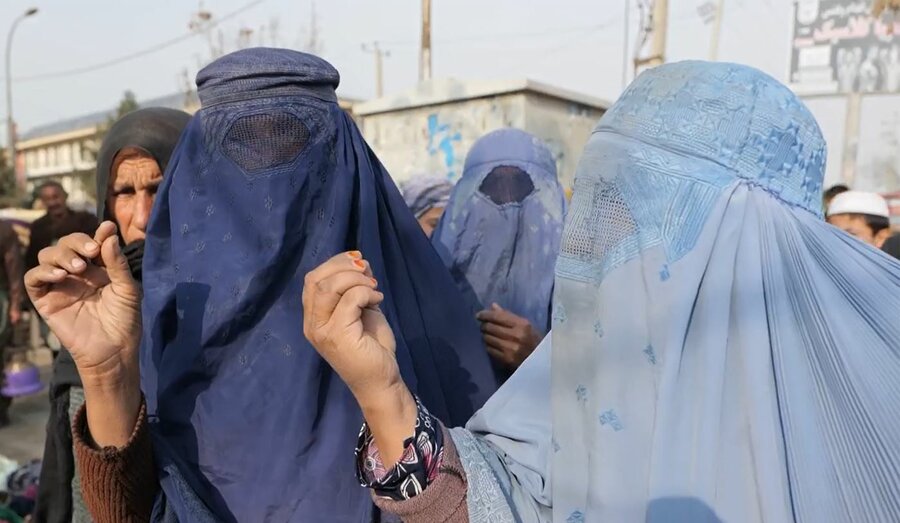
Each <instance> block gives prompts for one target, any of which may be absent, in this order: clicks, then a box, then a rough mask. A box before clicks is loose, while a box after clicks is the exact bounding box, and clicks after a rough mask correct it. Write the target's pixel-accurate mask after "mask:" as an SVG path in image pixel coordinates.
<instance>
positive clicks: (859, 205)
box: [828, 191, 891, 218]
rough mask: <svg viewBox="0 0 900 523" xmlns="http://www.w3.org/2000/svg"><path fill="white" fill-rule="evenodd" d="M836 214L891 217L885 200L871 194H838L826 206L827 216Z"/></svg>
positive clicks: (857, 192)
mask: <svg viewBox="0 0 900 523" xmlns="http://www.w3.org/2000/svg"><path fill="white" fill-rule="evenodd" d="M836 214H868V215H871V216H881V217H883V218H890V217H891V210H890V209H889V208H888V203H887V200H885V199H884V198H882V197H881V195H879V194H876V193H873V192H864V191H846V192H842V193H841V194H838V195H837V196H835V197H834V199H833V200H831V205H829V206H828V216H834V215H836Z"/></svg>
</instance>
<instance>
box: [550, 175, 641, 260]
mask: <svg viewBox="0 0 900 523" xmlns="http://www.w3.org/2000/svg"><path fill="white" fill-rule="evenodd" d="M583 189H586V190H582V189H579V190H576V191H575V195H574V197H573V202H572V206H571V208H570V211H569V212H570V213H571V217H570V218H569V219H570V220H571V224H570V226H569V227H567V228H566V233H565V234H564V235H563V245H562V252H563V253H564V254H568V255H571V256H575V257H578V258H589V259H599V260H602V259H603V258H604V257H605V256H606V255H607V254H608V253H609V252H610V251H612V250H614V249H615V248H616V247H618V246H619V245H620V244H621V243H622V242H624V241H625V240H627V239H628V238H630V237H632V236H634V233H635V232H636V231H637V224H636V223H635V221H634V218H633V217H632V215H631V211H630V210H629V209H628V206H627V205H626V204H625V200H624V198H623V197H622V193H621V192H620V191H619V189H618V188H616V186H615V185H613V184H607V183H599V184H596V185H594V187H593V190H591V189H590V188H588V187H584V188H583ZM575 198H578V199H579V200H581V198H590V199H591V202H590V204H587V205H585V204H581V202H580V201H579V202H576V201H575V200H574V199H575ZM585 203H587V202H585Z"/></svg>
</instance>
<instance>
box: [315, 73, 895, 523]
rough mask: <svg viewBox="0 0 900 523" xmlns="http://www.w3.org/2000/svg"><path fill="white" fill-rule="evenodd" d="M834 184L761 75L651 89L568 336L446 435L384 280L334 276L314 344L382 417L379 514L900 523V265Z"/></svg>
mask: <svg viewBox="0 0 900 523" xmlns="http://www.w3.org/2000/svg"><path fill="white" fill-rule="evenodd" d="M824 164H825V142H824V140H823V139H822V135H821V133H820V131H819V128H818V126H817V124H816V122H815V120H814V119H813V117H812V115H811V114H810V113H809V111H808V110H807V109H806V107H804V106H803V104H802V103H801V102H800V101H799V100H798V99H797V98H796V96H795V95H794V94H793V93H791V92H790V91H789V90H788V89H787V88H786V87H784V86H783V85H781V84H779V83H778V82H776V81H775V80H773V79H772V78H770V77H768V76H766V75H765V74H763V73H761V72H759V71H756V70H754V69H751V68H748V67H743V66H738V65H732V64H722V63H716V64H711V63H702V62H685V63H678V64H671V65H664V66H660V67H658V68H655V69H652V70H650V71H649V72H646V73H644V74H643V75H641V76H640V77H639V78H638V79H637V80H636V81H635V82H634V84H633V85H631V86H630V87H629V88H628V89H627V91H626V92H625V93H624V94H623V95H622V97H621V99H620V100H619V101H618V102H617V103H616V104H615V105H614V106H613V107H612V108H611V109H610V110H609V112H607V113H606V115H605V116H604V117H603V119H602V120H601V121H600V124H599V125H598V126H597V128H596V129H595V131H594V133H593V135H592V137H591V139H590V141H589V142H588V145H587V147H586V149H585V152H584V155H583V157H582V158H581V162H580V165H579V168H578V171H577V181H576V183H575V194H574V197H573V200H572V207H571V209H570V210H569V213H568V217H567V223H566V227H565V232H564V234H563V240H562V247H561V250H560V257H559V261H558V263H557V268H556V288H555V299H554V311H553V332H552V333H551V334H550V336H548V337H547V338H546V339H545V340H544V342H543V343H542V345H541V346H540V347H539V348H538V349H537V351H536V352H535V353H534V354H533V355H532V357H531V358H529V359H528V360H527V361H526V362H525V364H524V365H523V366H522V367H521V368H520V369H519V371H518V372H517V373H516V374H514V375H513V376H512V378H510V380H509V381H507V382H506V384H505V385H504V386H503V387H502V388H501V389H500V390H499V391H498V392H497V394H495V395H494V396H493V397H492V398H491V400H490V401H489V402H488V403H487V405H485V407H484V408H483V409H482V410H481V411H479V412H478V414H476V415H475V417H474V418H473V419H472V420H470V421H469V423H468V425H467V426H466V428H465V429H463V428H455V429H450V430H448V429H446V428H443V427H439V428H433V427H435V426H436V425H438V423H437V422H436V421H434V420H433V418H432V417H431V416H430V415H429V414H428V412H427V410H426V409H425V408H424V407H423V406H422V405H421V403H418V402H416V401H415V399H414V398H415V397H414V395H413V394H412V393H411V392H410V391H408V390H406V389H405V388H404V387H403V386H402V384H401V383H402V382H401V381H400V380H399V378H398V367H397V364H396V360H395V358H394V352H393V349H394V339H393V337H392V335H391V328H390V326H389V325H388V323H387V322H386V321H385V319H384V316H383V315H381V314H380V313H379V312H378V310H377V307H378V303H379V302H380V299H381V298H380V295H379V294H378V290H377V289H376V288H372V287H370V286H367V285H364V284H360V283H359V282H360V279H359V277H358V276H357V275H358V274H360V273H361V271H362V270H361V269H360V268H358V267H354V266H353V264H352V263H351V262H350V261H349V260H348V259H347V257H346V256H338V257H335V258H334V259H332V260H331V261H329V262H328V263H326V264H323V265H322V266H321V267H318V268H317V269H316V270H315V271H314V272H313V273H312V274H311V275H310V276H309V277H308V278H307V285H306V287H305V289H304V304H305V311H306V312H305V315H304V328H305V331H306V334H307V336H308V337H309V338H310V339H311V340H312V341H313V345H314V346H315V347H316V349H317V350H318V351H319V352H320V354H322V355H323V357H324V358H325V359H326V360H327V361H328V362H329V364H331V365H332V367H333V368H334V369H335V370H336V371H337V373H338V374H339V375H340V376H341V377H342V378H343V379H344V380H345V381H346V383H347V384H348V386H349V387H350V390H351V391H352V392H353V394H354V396H355V397H356V398H357V399H358V400H359V402H360V406H361V407H362V409H363V414H364V416H365V418H366V421H367V422H368V424H367V426H366V428H365V430H364V432H363V434H362V435H361V438H360V439H361V441H360V445H359V446H358V448H359V455H358V463H359V471H358V473H359V476H360V479H361V480H362V481H363V482H364V483H366V484H368V485H369V486H370V487H372V488H373V489H374V491H375V499H376V500H377V503H378V504H379V506H381V507H382V508H384V509H385V510H387V511H389V512H393V513H396V514H399V515H401V516H403V518H404V519H405V520H406V521H407V522H431V521H454V522H463V521H471V522H487V521H491V522H507V521H509V522H513V521H516V522H539V521H540V522H544V521H551V520H552V521H558V522H563V521H565V522H569V523H579V522H585V521H591V522H594V521H596V522H604V521H615V522H625V523H627V522H653V523H655V522H666V523H672V522H684V523H687V522H691V523H696V522H720V521H728V522H745V521H746V522H757V521H779V522H781V521H801V522H815V523H819V522H826V521H835V522H838V521H840V522H844V521H857V522H872V523H876V522H883V521H900V502H898V500H900V474H898V471H900V423H898V422H897V409H898V407H900V400H898V398H900V325H898V323H897V322H896V321H895V319H896V318H897V317H898V315H900V265H898V264H897V263H896V262H895V261H894V260H892V259H890V258H889V257H888V256H886V255H885V254H883V253H881V252H880V251H877V250H875V249H874V248H872V247H870V246H867V245H864V244H862V243H860V242H857V241H856V240H853V239H852V238H850V237H849V236H847V235H845V234H844V233H842V232H841V231H839V230H838V229H836V228H834V227H832V226H831V225H828V224H827V223H825V222H824V221H823V220H822V216H821V205H820V191H821V183H822V176H823V168H824ZM410 462H420V463H423V464H424V465H423V466H420V467H415V468H413V467H409V466H408V465H407V464H408V463H410ZM431 471H437V472H435V473H432V472H431ZM397 482H415V483H416V484H419V485H421V487H420V488H418V489H416V490H414V491H405V492H404V491H401V492H397V490H396V489H393V488H392V485H394V484H396V483H397Z"/></svg>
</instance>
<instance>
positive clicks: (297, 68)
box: [141, 48, 495, 523]
mask: <svg viewBox="0 0 900 523" xmlns="http://www.w3.org/2000/svg"><path fill="white" fill-rule="evenodd" d="M338 78H339V77H338V73H337V71H336V70H335V69H334V68H333V67H332V66H331V65H330V64H328V63H327V62H325V61H324V60H322V59H320V58H317V57H315V56H311V55H308V54H303V53H299V52H295V51H289V50H285V49H265V48H258V49H248V50H243V51H238V52H236V53H233V54H230V55H227V56H225V57H223V58H221V59H219V60H217V61H215V62H213V63H212V64H211V65H209V66H207V67H206V68H205V69H203V70H202V71H201V72H200V74H199V75H198V77H197V87H198V92H199V95H200V100H201V102H202V108H201V109H200V111H199V112H198V113H197V114H196V115H195V116H194V118H193V119H192V120H191V122H190V123H189V124H188V126H187V129H185V132H184V136H183V137H182V140H181V142H180V144H179V146H178V148H177V149H176V151H175V153H174V154H173V157H172V163H171V165H170V168H169V175H168V176H167V178H166V179H165V180H164V182H163V185H162V186H161V187H160V191H159V196H158V199H157V205H156V206H155V208H154V211H153V215H152V217H151V220H150V225H149V227H148V231H147V250H146V254H145V257H144V273H145V274H146V275H147V278H145V279H144V300H143V322H144V323H143V324H144V336H143V341H142V346H141V378H142V382H143V390H144V395H145V398H146V401H147V412H148V416H149V418H150V419H153V420H154V422H153V423H151V432H152V434H153V437H154V457H155V459H156V463H157V466H158V468H159V472H160V473H159V477H160V478H161V486H162V490H163V498H162V499H161V500H160V503H158V504H157V509H156V512H157V513H156V514H155V515H154V516H155V517H162V516H165V517H171V516H174V517H176V518H177V519H178V520H179V521H182V522H186V521H208V520H215V521H284V522H296V521H334V522H354V523H355V522H362V521H368V520H370V518H371V517H372V513H373V506H372V501H371V498H370V496H369V493H368V492H366V491H365V489H362V488H360V487H359V485H358V484H357V482H356V480H355V474H354V472H355V466H354V460H353V449H354V445H355V443H356V436H357V434H358V432H359V427H360V425H361V423H362V416H361V414H360V412H359V408H358V406H357V404H356V401H355V400H354V398H353V396H352V394H351V393H350V391H349V389H348V388H347V387H346V385H345V384H344V383H343V382H342V381H341V379H340V377H338V376H337V375H336V374H334V372H333V371H332V370H331V368H330V367H329V366H328V364H327V363H326V362H325V361H323V360H322V359H321V358H320V357H319V356H318V354H317V353H316V351H315V350H314V349H313V347H312V346H311V345H310V344H309V342H308V341H307V340H306V338H305V337H304V335H303V329H302V324H303V308H302V303H301V294H302V290H303V279H304V276H305V275H306V274H307V273H308V272H309V271H310V270H312V269H314V268H315V267H317V266H319V265H320V264H321V263H323V262H324V261H326V260H328V259H329V258H331V257H332V256H334V255H336V254H338V253H340V252H343V251H347V250H353V249H355V250H359V251H361V252H362V253H363V255H364V256H365V258H366V259H367V260H368V261H369V263H370V264H371V267H372V271H373V273H374V275H375V278H377V280H378V282H379V287H380V289H381V290H382V291H383V292H384V294H385V301H384V303H383V305H382V310H383V311H384V313H385V316H386V317H387V320H388V322H389V323H390V325H391V327H392V328H393V331H394V333H395V335H396V338H397V360H398V363H399V366H400V370H401V373H402V375H403V378H404V380H405V381H406V383H407V385H409V387H410V389H411V390H412V391H414V392H415V393H416V394H417V395H418V396H419V397H420V398H421V399H422V401H423V402H424V403H425V405H427V407H428V408H429V409H430V410H431V412H432V413H434V414H435V415H436V416H438V417H439V418H441V419H442V420H443V421H445V422H447V423H450V424H453V425H457V424H461V423H464V422H465V421H466V420H467V419H468V418H469V417H470V415H471V414H472V413H473V412H474V411H475V410H476V409H477V408H478V407H480V406H481V404H482V403H483V402H484V401H485V400H486V399H487V398H488V396H490V394H491V393H492V392H493V390H494V388H495V380H494V377H493V375H492V372H491V368H490V363H489V361H488V359H487V356H486V352H485V349H484V346H483V343H482V341H481V336H480V332H479V329H478V326H477V323H476V321H475V319H474V317H473V316H472V315H471V314H470V312H469V311H468V309H467V307H466V306H465V305H464V302H463V299H462V297H461V296H460V294H459V292H458V291H457V289H456V287H455V285H454V282H453V279H452V277H451V276H450V274H449V273H448V272H447V270H446V268H445V267H444V266H443V264H442V263H441V260H440V258H439V257H438V255H437V253H435V252H434V250H433V249H432V248H431V246H430V245H429V243H428V239H427V238H426V237H425V235H423V234H422V231H421V228H420V227H419V224H418V223H417V222H416V220H415V217H414V216H413V215H412V213H411V212H410V211H409V209H408V208H407V206H406V204H405V202H404V201H403V198H402V197H401V195H400V192H399V191H398V190H397V188H396V187H395V186H394V183H393V182H392V181H391V177H390V175H389V174H388V173H387V171H385V169H384V167H383V166H382V165H381V163H380V162H379V161H378V159H377V158H376V157H375V155H374V154H373V153H372V151H371V150H370V149H369V147H368V146H367V145H366V142H365V140H363V137H362V135H361V134H360V132H359V130H358V129H357V127H356V125H355V124H354V122H353V120H352V119H351V118H350V117H349V116H348V115H347V114H346V113H345V112H344V111H343V110H341V108H340V107H339V106H338V104H337V97H336V95H335V92H334V90H335V88H336V87H337V85H338ZM167 521H168V519H167Z"/></svg>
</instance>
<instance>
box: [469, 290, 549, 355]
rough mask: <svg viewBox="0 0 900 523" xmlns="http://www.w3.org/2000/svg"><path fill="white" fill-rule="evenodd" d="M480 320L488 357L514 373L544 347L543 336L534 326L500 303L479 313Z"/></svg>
mask: <svg viewBox="0 0 900 523" xmlns="http://www.w3.org/2000/svg"><path fill="white" fill-rule="evenodd" d="M477 318H478V319H479V320H480V321H481V334H482V336H483V337H484V343H485V345H487V351H488V354H490V356H491V358H493V359H494V360H495V361H497V362H498V363H500V364H501V365H503V366H504V367H506V368H508V369H510V370H516V369H518V368H519V365H521V364H522V362H523V361H525V359H526V358H528V356H530V355H531V353H532V352H534V349H535V348H537V346H538V345H539V344H540V343H541V338H542V337H541V333H539V332H538V331H537V330H536V329H535V328H534V326H532V325H531V322H529V321H528V320H526V319H525V318H523V317H521V316H517V315H515V314H513V313H511V312H509V311H507V310H505V309H504V308H502V307H500V306H499V305H497V304H496V303H494V304H492V305H491V308H490V309H487V310H483V311H481V312H479V313H478V315H477Z"/></svg>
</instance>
